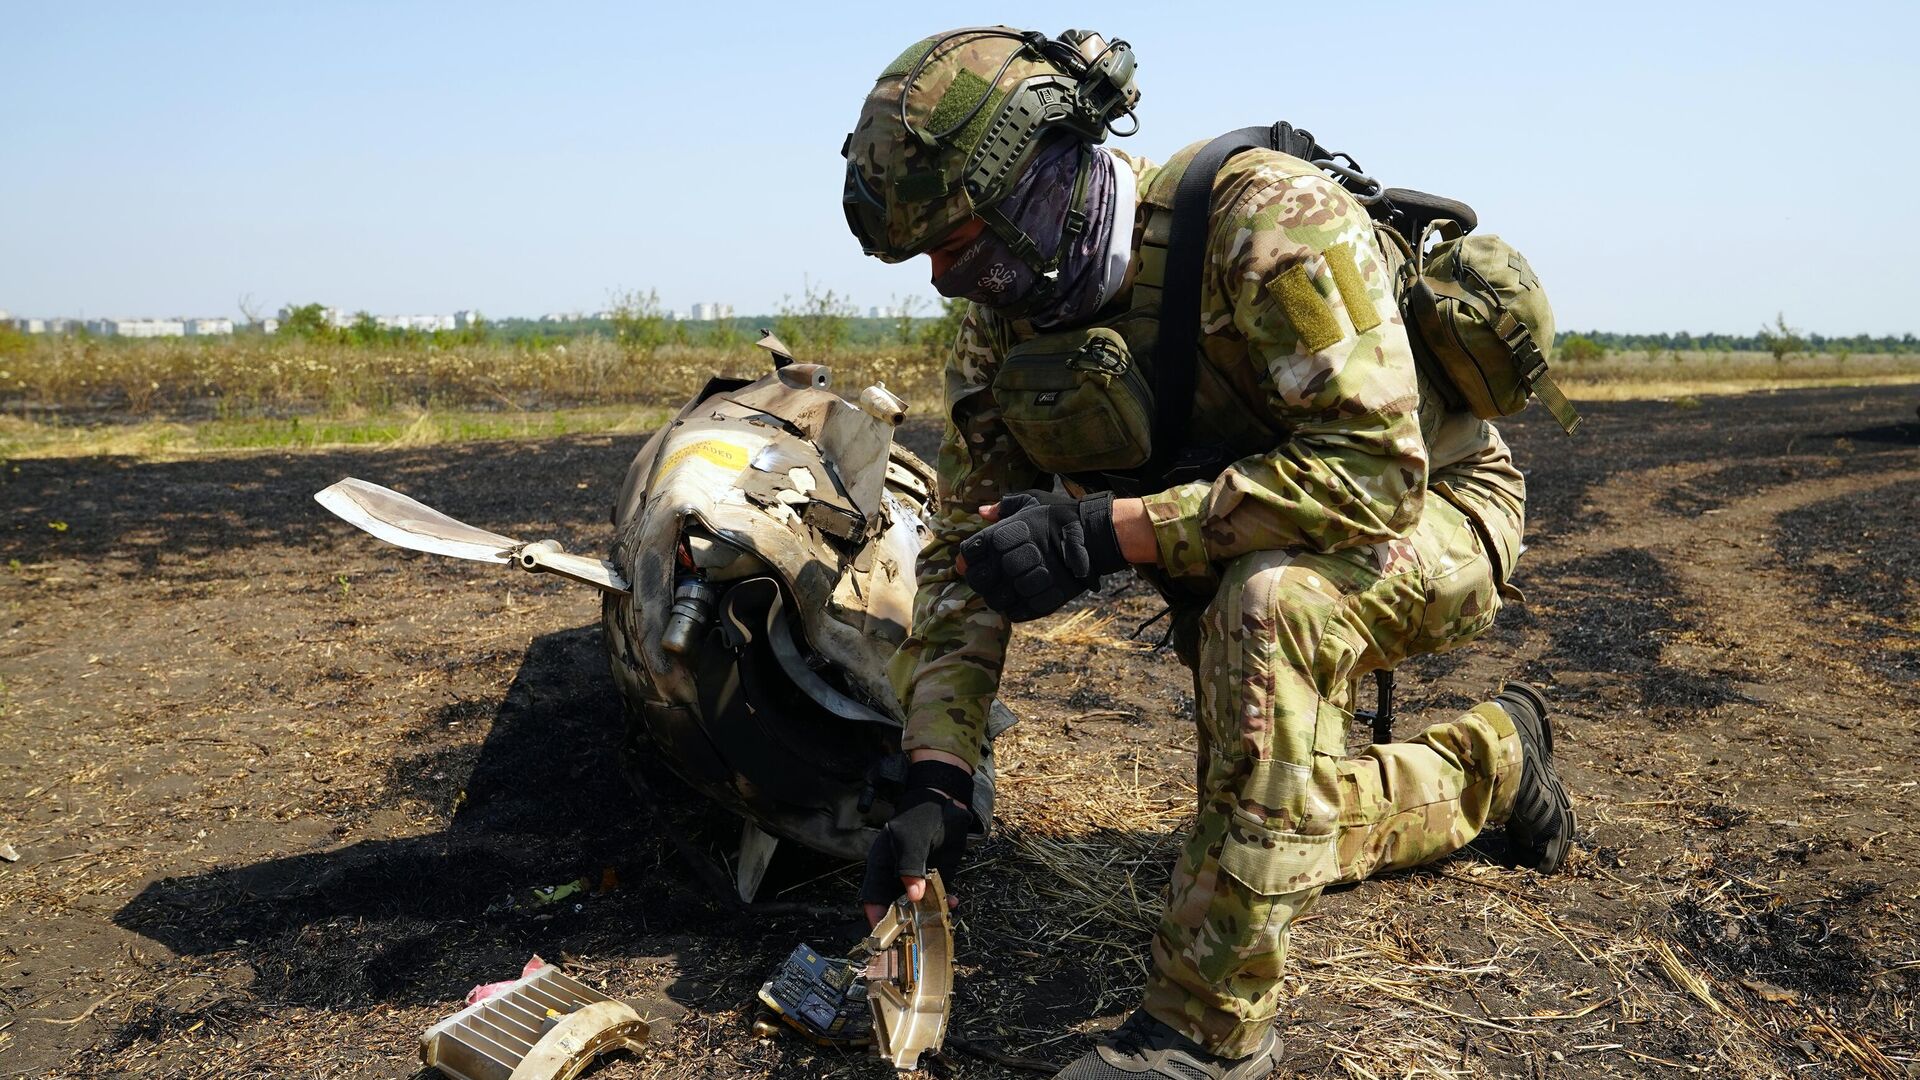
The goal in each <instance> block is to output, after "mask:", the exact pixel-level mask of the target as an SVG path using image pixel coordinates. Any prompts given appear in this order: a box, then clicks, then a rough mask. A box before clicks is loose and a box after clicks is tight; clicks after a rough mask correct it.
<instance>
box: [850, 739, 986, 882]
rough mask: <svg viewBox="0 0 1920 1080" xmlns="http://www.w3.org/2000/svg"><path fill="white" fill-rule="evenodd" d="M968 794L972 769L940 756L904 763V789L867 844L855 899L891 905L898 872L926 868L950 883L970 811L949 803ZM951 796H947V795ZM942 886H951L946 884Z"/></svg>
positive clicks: (918, 872) (916, 873)
mask: <svg viewBox="0 0 1920 1080" xmlns="http://www.w3.org/2000/svg"><path fill="white" fill-rule="evenodd" d="M972 795H973V774H972V773H969V772H968V771H967V770H965V769H963V768H961V767H960V766H958V765H950V764H948V763H947V762H944V761H916V762H914V763H913V764H911V765H908V766H907V785H906V794H905V795H903V796H901V798H900V805H899V807H898V808H896V809H895V810H894V812H893V819H892V820H891V821H889V822H887V823H886V825H884V826H882V827H881V829H880V835H879V836H878V837H876V838H875V839H874V841H873V847H871V848H869V849H867V874H866V877H865V878H864V879H863V880H862V881H861V882H860V899H861V900H862V901H863V902H865V903H869V904H891V903H893V902H894V901H895V900H898V899H899V898H900V894H901V893H903V892H905V891H906V890H905V889H904V888H903V887H902V886H901V884H900V879H901V878H903V877H926V876H927V871H928V870H929V869H933V870H938V871H940V876H941V877H942V878H944V879H946V880H947V881H948V882H951V881H952V879H953V871H954V870H955V869H957V868H958V867H959V865H960V856H961V855H962V854H964V853H965V851H966V843H967V830H968V829H969V828H971V827H972V825H973V812H972V811H971V810H968V809H967V808H965V807H964V806H961V805H959V804H957V803H955V802H954V800H955V799H959V800H962V801H965V800H967V799H969V798H971V797H972ZM950 796H951V797H950ZM948 888H952V885H951V884H949V885H948Z"/></svg>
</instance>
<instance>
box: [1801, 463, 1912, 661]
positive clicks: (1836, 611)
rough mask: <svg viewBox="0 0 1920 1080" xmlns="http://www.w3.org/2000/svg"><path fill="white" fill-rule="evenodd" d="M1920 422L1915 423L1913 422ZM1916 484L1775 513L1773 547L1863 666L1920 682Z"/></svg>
mask: <svg viewBox="0 0 1920 1080" xmlns="http://www.w3.org/2000/svg"><path fill="white" fill-rule="evenodd" d="M1911 426H1913V427H1920V425H1911ZM1916 523H1920V490H1916V489H1915V486H1914V485H1913V484H1911V483H1894V484H1886V485H1884V486H1880V487H1876V488H1873V489H1872V490H1869V491H1866V492H1863V493H1861V494H1859V495H1856V496H1851V497H1847V498H1840V499H1827V500H1823V501H1821V502H1818V503H1815V504H1813V505H1811V506H1808V507H1805V508H1803V509H1800V510H1795V511H1792V512H1789V513H1786V514H1782V515H1781V516H1780V531H1779V532H1778V533H1777V534H1776V535H1775V537H1774V548H1775V550H1776V551H1778V552H1779V555H1780V558H1781V560H1782V561H1783V562H1784V563H1785V564H1786V565H1787V566H1788V567H1790V568H1792V569H1793V570H1794V571H1795V572H1796V573H1798V574H1801V575H1805V576H1806V577H1808V578H1811V579H1812V586H1813V588H1812V591H1813V593H1814V596H1815V598H1816V600H1817V609H1816V612H1815V615H1816V617H1819V618H1823V619H1828V620H1834V621H1837V622H1839V623H1840V624H1841V628H1840V629H1841V633H1840V634H1839V636H1840V637H1841V638H1842V639H1843V640H1844V641H1845V642H1846V644H1847V646H1848V649H1847V651H1848V652H1849V653H1850V654H1851V655H1852V656H1854V657H1857V658H1858V659H1859V662H1860V663H1861V665H1862V666H1863V667H1866V668H1867V669H1868V670H1870V671H1872V672H1873V673H1874V674H1876V675H1878V676H1881V677H1882V678H1886V679H1891V680H1895V681H1897V682H1900V683H1904V684H1912V683H1915V682H1920V529H1917V528H1916V527H1915V525H1916Z"/></svg>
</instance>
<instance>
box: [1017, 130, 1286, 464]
mask: <svg viewBox="0 0 1920 1080" xmlns="http://www.w3.org/2000/svg"><path fill="white" fill-rule="evenodd" d="M1201 145H1203V144H1198V143H1196V144H1195V145H1194V146H1191V147H1188V148H1186V149H1184V150H1182V151H1180V152H1179V153H1177V154H1175V155H1174V156H1173V157H1172V158H1171V159H1170V160H1168V161H1167V162H1166V164H1164V165H1161V166H1159V167H1157V168H1154V169H1150V170H1148V171H1147V172H1146V174H1145V175H1144V176H1142V177H1141V180H1140V191H1141V197H1140V208H1139V210H1140V216H1139V219H1138V220H1137V221H1136V223H1135V230H1136V235H1137V236H1138V237H1139V240H1138V245H1137V247H1138V253H1139V269H1138V270H1137V271H1136V272H1135V275H1134V280H1133V284H1132V286H1131V288H1130V291H1129V292H1128V293H1127V294H1126V295H1125V296H1124V297H1123V298H1120V299H1121V300H1123V301H1124V303H1125V307H1124V308H1123V309H1122V310H1120V311H1119V312H1118V313H1117V314H1116V313H1113V312H1111V311H1109V312H1107V313H1106V317H1105V318H1101V319H1098V320H1096V321H1095V322H1093V323H1091V324H1089V325H1086V326H1080V327H1075V328H1073V329H1071V330H1063V331H1058V332H1053V333H1041V332H1038V331H1036V330H1035V329H1034V328H1033V327H1031V326H1030V325H1027V324H1024V323H1011V324H1008V331H1009V333H1008V335H1007V338H1008V340H1009V341H1010V342H1011V344H1010V346H1009V347H1008V348H1007V349H1006V350H1005V352H1004V355H1003V357H1002V360H1001V363H1000V368H999V370H998V371H997V372H996V373H995V375H994V379H993V384H992V385H993V394H994V398H995V400H996V401H997V402H998V403H999V406H1000V412H1001V419H1002V421H1003V422H1004V423H1005V424H1006V426H1007V429H1008V431H1009V432H1010V433H1011V434H1012V435H1013V438H1014V440H1015V441H1016V442H1018V443H1019V444H1020V448H1021V449H1022V450H1023V451H1024V452H1025V453H1026V454H1027V457H1028V458H1029V460H1031V461H1032V462H1033V464H1034V465H1035V466H1036V467H1037V468H1039V469H1041V470H1043V471H1045V472H1050V473H1054V474H1056V475H1060V476H1064V477H1066V478H1068V479H1069V480H1071V481H1072V482H1074V483H1075V484H1076V485H1077V486H1079V487H1082V488H1085V489H1087V490H1092V491H1105V490H1110V491H1114V492H1117V493H1119V494H1122V495H1134V494H1143V493H1147V492H1152V491H1160V490H1164V489H1165V488H1167V487H1170V486H1172V485H1174V484H1179V483H1185V482H1188V481H1192V480H1211V479H1213V478H1214V477H1216V476H1218V475H1219V474H1220V473H1221V472H1222V471H1223V470H1224V469H1225V468H1226V467H1227V466H1228V465H1230V464H1232V463H1233V462H1235V461H1238V460H1240V459H1241V458H1245V457H1249V456H1251V455H1254V454H1263V453H1267V452H1269V451H1271V450H1273V449H1275V448H1276V447H1278V446H1280V445H1282V444H1283V443H1284V442H1286V440H1287V438H1288V437H1289V434H1290V432H1289V430H1288V428H1287V426H1286V424H1285V423H1284V422H1283V421H1282V420H1281V419H1280V418H1279V417H1278V416H1276V415H1275V414H1274V413H1273V411H1272V409H1271V408H1270V407H1269V405H1268V404H1267V394H1266V391H1265V389H1264V388H1263V387H1262V386H1261V382H1260V380H1261V377H1262V375H1263V374H1264V371H1263V369H1262V368H1261V367H1260V366H1259V365H1256V364H1254V363H1252V362H1251V358H1250V356H1249V355H1248V351H1247V346H1246V343H1245V342H1244V341H1242V340H1240V339H1239V338H1238V337H1237V336H1235V335H1232V334H1230V333H1229V334H1218V333H1216V334H1203V335H1202V339H1201V343H1200V349H1201V354H1200V356H1199V357H1198V358H1197V360H1196V363H1195V365H1194V367H1195V380H1194V390H1193V401H1192V407H1191V409H1190V410H1189V421H1188V426H1187V430H1188V432H1189V433H1190V434H1189V437H1188V439H1187V440H1186V442H1187V445H1186V446H1183V447H1180V448H1177V449H1178V454H1177V458H1176V460H1175V461H1174V463H1173V466H1172V468H1171V469H1170V470H1167V471H1165V472H1160V471H1156V474H1155V475H1151V476H1149V475H1144V474H1142V473H1141V472H1140V471H1139V470H1140V469H1141V467H1142V466H1145V465H1146V464H1147V463H1148V462H1149V460H1150V459H1151V458H1152V457H1153V450H1154V446H1153V437H1154V433H1153V426H1154V425H1153V416H1154V405H1155V402H1154V378H1153V355H1154V348H1155V345H1156V343H1157V340H1158V336H1159V330H1160V306H1161V298H1162V296H1163V293H1164V290H1165V276H1166V268H1167V260H1166V252H1167V241H1168V239H1169V236H1170V232H1171V228H1172V221H1173V213H1172V211H1173V197H1174V192H1175V190H1176V189H1177V188H1178V186H1179V183H1180V177H1181V175H1182V174H1183V172H1184V170H1185V167H1186V165H1187V163H1188V162H1189V161H1191V160H1192V158H1193V155H1194V153H1195V152H1196V151H1197V150H1198V149H1199V148H1200V146H1201ZM1278 160H1279V161H1280V162H1282V163H1283V167H1292V168H1296V169H1297V170H1298V173H1297V174H1298V175H1307V174H1311V173H1317V172H1318V170H1317V169H1315V168H1314V167H1313V166H1312V165H1310V164H1308V163H1307V162H1305V161H1300V160H1298V159H1295V158H1288V157H1279V158H1278ZM1111 306H1112V305H1110V307H1111Z"/></svg>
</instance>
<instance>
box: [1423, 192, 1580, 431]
mask: <svg viewBox="0 0 1920 1080" xmlns="http://www.w3.org/2000/svg"><path fill="white" fill-rule="evenodd" d="M1436 233H1437V234H1438V235H1439V236H1440V237H1441V240H1440V242H1439V243H1437V244H1434V245H1432V246H1431V248H1429V246H1428V242H1427V241H1428V237H1429V236H1430V235H1433V234H1436ZM1401 280H1402V282H1403V284H1402V287H1401V288H1400V290H1399V292H1400V303H1401V309H1402V312H1403V314H1404V316H1405V321H1406V323H1407V327H1408V329H1409V330H1410V331H1411V333H1410V334H1409V335H1408V336H1409V337H1410V338H1411V339H1412V340H1413V342H1414V348H1415V355H1416V358H1418V359H1422V360H1430V361H1431V362H1432V363H1433V364H1434V365H1436V366H1437V367H1438V368H1439V369H1440V372H1441V374H1442V375H1443V376H1444V378H1443V379H1442V380H1440V381H1442V382H1444V383H1445V384H1446V387H1447V389H1448V390H1449V391H1451V396H1453V397H1454V398H1456V399H1457V403H1458V404H1462V405H1465V406H1466V407H1467V408H1469V409H1471V410H1472V411H1473V414H1474V415H1475V416H1478V417H1479V418H1480V419H1482V420H1493V419H1497V418H1499V417H1502V416H1511V415H1513V414H1514V413H1517V412H1519V411H1520V410H1521V409H1524V408H1526V406H1527V400H1528V399H1529V398H1531V397H1537V398H1539V399H1540V401H1541V403H1542V404H1544V405H1545V406H1546V407H1547V410H1548V411H1549V412H1551V413H1552V414H1553V418H1554V419H1555V420H1558V421H1559V422H1560V426H1561V427H1562V428H1564V429H1565V430H1566V432H1567V434H1569V435H1571V434H1573V430H1574V428H1576V427H1578V426H1579V424H1580V416H1579V414H1578V413H1577V412H1576V411H1574V408H1573V406H1572V405H1571V404H1570V403H1569V402H1568V401H1567V399H1566V396H1565V395H1564V394H1562V393H1561V392H1560V388H1559V386H1558V385H1556V384H1555V383H1554V381H1553V377H1552V376H1551V375H1549V374H1548V373H1547V360H1548V353H1549V351H1550V350H1551V349H1552V348H1553V309H1552V308H1551V307H1550V306H1549V305H1548V303H1547V296H1546V293H1545V292H1544V291H1542V290H1541V288H1540V279H1539V278H1538V277H1535V276H1534V273H1533V268H1532V267H1531V266H1528V265H1527V260H1526V257H1525V256H1523V255H1521V254H1520V253H1519V252H1518V251H1515V250H1514V249H1513V247H1512V246H1511V245H1509V244H1507V243H1506V242H1505V241H1503V240H1501V239H1500V238H1499V237H1497V236H1472V235H1466V234H1464V233H1463V232H1462V230H1461V228H1460V226H1459V225H1458V224H1456V223H1455V222H1452V221H1448V220H1444V219H1442V220H1437V221H1434V222H1431V223H1430V224H1428V226H1427V228H1426V232H1424V233H1423V234H1422V235H1421V236H1420V237H1419V242H1418V243H1416V244H1415V245H1414V246H1413V259H1412V261H1411V262H1409V263H1407V264H1406V265H1405V266H1404V267H1403V268H1402V270H1401Z"/></svg>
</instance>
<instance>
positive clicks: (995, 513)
mask: <svg viewBox="0 0 1920 1080" xmlns="http://www.w3.org/2000/svg"><path fill="white" fill-rule="evenodd" d="M980 516H981V517H983V518H986V519H987V520H988V521H999V520H1000V504H999V503H994V504H992V505H990V506H983V507H981V508H980Z"/></svg>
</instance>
